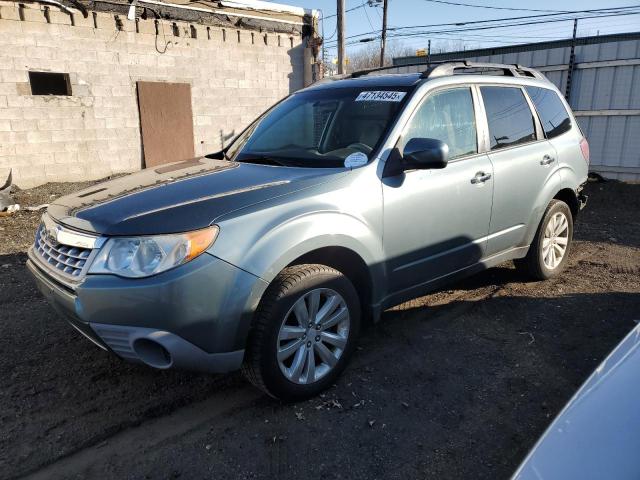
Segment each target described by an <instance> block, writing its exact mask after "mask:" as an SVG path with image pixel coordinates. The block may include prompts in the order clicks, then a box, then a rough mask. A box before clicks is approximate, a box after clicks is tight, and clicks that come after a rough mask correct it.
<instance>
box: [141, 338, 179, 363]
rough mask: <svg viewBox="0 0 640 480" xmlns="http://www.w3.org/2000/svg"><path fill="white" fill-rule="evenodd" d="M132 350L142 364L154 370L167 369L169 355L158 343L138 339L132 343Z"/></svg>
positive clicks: (146, 339) (169, 360)
mask: <svg viewBox="0 0 640 480" xmlns="http://www.w3.org/2000/svg"><path fill="white" fill-rule="evenodd" d="M133 350H134V351H135V352H136V354H137V355H138V358H140V360H142V361H143V362H144V363H146V364H147V365H149V366H151V367H155V368H169V367H170V366H171V354H170V353H169V351H168V350H167V349H166V348H164V347H163V346H162V345H160V344H159V343H158V342H154V341H153V340H149V339H148V338H138V339H137V340H135V341H134V342H133Z"/></svg>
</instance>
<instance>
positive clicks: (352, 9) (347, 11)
mask: <svg viewBox="0 0 640 480" xmlns="http://www.w3.org/2000/svg"><path fill="white" fill-rule="evenodd" d="M366 5H367V3H366V2H363V3H362V5H358V6H357V7H352V8H347V9H346V10H345V11H344V13H349V12H353V11H354V10H358V9H359V8H362V7H365V6H366ZM337 16H338V14H337V13H334V14H333V15H327V16H326V17H322V18H321V19H320V20H326V19H327V18H333V17H337Z"/></svg>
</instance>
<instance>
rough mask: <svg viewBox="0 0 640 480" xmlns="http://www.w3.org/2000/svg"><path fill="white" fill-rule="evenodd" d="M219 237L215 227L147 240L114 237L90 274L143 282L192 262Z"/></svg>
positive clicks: (149, 237) (103, 249)
mask: <svg viewBox="0 0 640 480" xmlns="http://www.w3.org/2000/svg"><path fill="white" fill-rule="evenodd" d="M217 236H218V227H216V226H215V225H214V226H212V227H209V228H205V229H203V230H196V231H195V232H187V233H179V234H172V235H153V236H144V237H112V238H110V239H109V240H107V243H105V245H104V246H103V247H102V249H101V250H100V252H99V253H98V255H97V256H96V258H95V260H94V261H93V263H92V264H91V267H90V268H89V273H111V274H114V275H120V276H121V277H131V278H140V277H148V276H151V275H155V274H157V273H160V272H164V271H165V270H169V269H170V268H173V267H177V266H178V265H182V264H183V263H186V262H188V261H190V260H193V259H194V258H196V257H197V256H198V255H200V254H201V253H202V252H204V251H205V250H206V249H207V248H209V246H210V245H211V244H212V243H213V242H214V241H215V239H216V237H217Z"/></svg>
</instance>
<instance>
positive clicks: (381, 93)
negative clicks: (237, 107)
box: [226, 87, 408, 167]
mask: <svg viewBox="0 0 640 480" xmlns="http://www.w3.org/2000/svg"><path fill="white" fill-rule="evenodd" d="M407 93H408V89H403V88H398V87H394V88H393V90H390V89H386V90H382V89H379V88H378V89H376V88H370V89H366V88H340V89H322V90H312V91H307V92H300V93H297V94H294V95H292V96H290V97H289V98H287V99H286V100H284V101H283V102H281V103H280V104H278V105H276V106H275V107H274V108H273V109H271V110H270V111H268V112H267V113H266V114H265V115H263V116H262V117H261V118H259V119H258V120H257V121H256V122H255V123H254V124H253V125H251V126H250V127H249V128H248V129H247V130H246V131H245V132H244V133H242V134H241V135H240V136H239V137H238V138H237V139H236V140H235V141H234V143H232V144H231V146H230V148H229V149H228V150H227V152H226V153H227V157H228V158H230V159H232V160H235V161H238V162H248V163H249V162H250V163H265V164H273V165H284V166H295V167H342V166H344V164H345V159H346V158H347V157H348V156H349V155H352V154H355V153H358V152H359V153H358V155H357V157H358V160H359V161H362V160H364V157H363V156H362V154H364V155H366V159H367V161H368V160H370V159H371V154H372V153H373V151H374V150H375V149H376V148H377V147H378V144H379V143H380V142H381V141H382V139H383V137H384V134H385V133H386V131H387V129H388V128H389V127H390V125H391V124H392V123H393V121H394V120H395V118H396V116H397V114H398V112H399V111H400V109H401V107H402V106H403V105H404V102H405V101H406V99H407ZM352 158H354V157H352Z"/></svg>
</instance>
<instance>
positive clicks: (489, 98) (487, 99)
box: [480, 87, 536, 150]
mask: <svg viewBox="0 0 640 480" xmlns="http://www.w3.org/2000/svg"><path fill="white" fill-rule="evenodd" d="M480 92H481V93H482V100H483V102H484V109H485V110H486V112H487V123H488V124H489V136H490V140H491V150H498V149H500V148H506V147H512V146H514V145H520V144H522V143H527V142H532V141H534V140H536V131H535V124H534V122H533V114H532V113H531V109H530V108H529V104H528V103H527V100H526V98H525V96H524V93H523V92H522V90H521V89H520V88H519V87H480Z"/></svg>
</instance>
